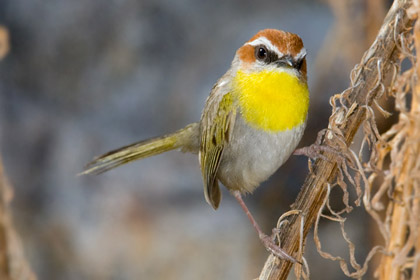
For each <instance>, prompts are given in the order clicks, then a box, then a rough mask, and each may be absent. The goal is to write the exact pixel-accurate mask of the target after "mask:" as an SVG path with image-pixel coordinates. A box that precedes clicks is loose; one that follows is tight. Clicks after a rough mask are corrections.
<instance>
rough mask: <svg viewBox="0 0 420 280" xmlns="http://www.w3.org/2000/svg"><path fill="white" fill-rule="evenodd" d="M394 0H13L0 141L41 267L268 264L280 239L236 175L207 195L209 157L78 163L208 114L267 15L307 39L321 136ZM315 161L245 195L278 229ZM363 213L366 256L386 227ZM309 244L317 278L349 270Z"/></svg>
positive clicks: (65, 273)
mask: <svg viewBox="0 0 420 280" xmlns="http://www.w3.org/2000/svg"><path fill="white" fill-rule="evenodd" d="M389 6H390V1H386V0H340V1H335V0H329V1H328V0H324V1H317V0H304V1H292V0H281V1H280V0H277V1H274V0H263V1H251V0H223V1H222V0H220V1H219V0H218V1H192V0H180V1H168V0H142V1H134V0H118V1H117V0H115V1H81V0H73V1H52V0H44V1H39V0H38V1H25V0H3V1H1V2H0V24H1V25H3V26H4V27H5V28H7V30H8V31H9V34H10V52H9V54H8V55H7V56H6V57H5V58H4V59H3V60H2V61H0V154H1V156H2V158H3V161H4V168H5V170H6V173H7V175H8V177H9V180H10V182H11V183H12V185H13V187H14V200H13V203H12V211H13V216H14V222H15V225H16V227H17V231H18V232H19V234H20V236H21V238H22V242H23V246H24V248H25V253H26V256H27V259H28V261H29V263H30V265H31V267H32V268H33V270H34V271H35V273H36V274H37V276H38V278H39V279H253V278H256V277H257V276H258V275H259V272H260V270H261V268H262V266H263V264H264V261H265V259H266V257H267V252H266V251H265V249H264V248H263V246H262V245H261V244H260V242H259V239H258V237H257V235H256V234H255V232H254V229H253V228H252V226H251V225H250V223H249V221H248V219H247V218H246V216H245V214H244V213H243V212H242V210H241V209H240V207H239V205H238V204H237V203H236V202H235V201H234V199H233V198H232V197H231V196H230V195H229V193H228V192H227V191H226V190H225V189H224V190H223V196H224V197H223V201H222V203H221V207H220V208H219V210H217V211H214V210H213V209H212V208H211V207H209V205H207V203H206V202H205V200H204V197H203V187H202V182H201V174H200V170H199V166H198V161H197V158H196V156H194V155H189V154H181V153H179V152H176V151H174V152H169V153H166V154H163V155H159V156H157V157H154V158H149V159H145V160H143V161H140V162H136V163H132V164H130V165H127V166H124V167H121V168H118V169H116V170H113V171H111V172H109V173H106V174H103V175H100V176H82V177H77V176H76V174H77V173H78V172H80V171H81V170H82V169H83V166H84V164H86V163H87V162H88V161H90V160H91V159H92V157H93V156H96V155H99V154H102V153H104V152H107V151H108V150H111V149H114V148H117V147H119V146H122V145H126V144H130V143H132V142H135V141H138V140H141V139H145V138H148V137H152V136H157V135H160V134H164V133H167V132H171V131H174V130H177V129H179V128H181V127H183V126H185V125H186V124H188V123H191V122H194V121H197V120H198V119H199V117H200V113H201V109H202V108H203V106H204V102H205V99H206V97H207V96H208V94H209V92H210V89H211V88H212V86H213V83H214V82H215V81H216V80H217V79H218V78H219V77H220V76H221V75H223V74H224V73H225V71H226V70H227V69H228V68H229V67H230V63H231V61H232V59H233V56H234V53H235V51H236V49H237V48H238V47H240V46H241V45H242V44H243V43H244V42H245V41H247V40H248V39H249V38H250V37H251V36H252V35H253V34H255V33H256V32H257V31H258V30H260V29H264V28H276V29H283V30H287V31H290V32H293V33H297V34H299V35H300V36H301V37H302V39H303V41H304V44H305V47H306V49H307V51H308V56H307V59H308V66H309V71H308V76H309V87H310V90H311V108H310V113H309V123H308V129H307V131H306V134H305V136H304V139H303V141H302V143H301V145H300V146H303V145H309V144H311V143H312V142H314V141H315V139H316V133H317V131H318V130H320V129H322V128H324V127H326V124H327V121H328V116H329V114H330V112H331V109H330V106H329V103H328V100H329V97H330V96H332V95H333V94H335V93H338V92H341V91H342V90H344V89H345V88H346V87H347V86H348V85H349V78H348V77H349V73H350V70H351V68H352V67H353V66H354V64H355V63H357V62H358V61H359V60H360V58H361V55H362V53H363V51H364V50H365V49H366V48H367V47H368V46H369V45H370V44H371V42H372V41H373V40H374V38H375V36H376V32H377V30H378V28H379V26H380V25H381V23H382V20H383V18H384V15H385V12H386V11H387V9H388V7H389ZM306 174H307V159H306V158H304V157H292V158H291V159H289V161H288V162H287V163H286V164H285V165H284V166H283V167H282V168H281V169H280V170H279V171H278V172H277V173H276V174H275V175H274V176H273V177H272V178H271V179H270V180H269V181H267V182H265V183H264V184H263V186H262V187H261V188H259V189H258V190H257V191H256V192H255V194H254V195H252V196H248V197H246V202H247V203H248V206H249V207H250V209H251V211H252V212H253V213H254V215H255V217H256V218H257V220H258V221H259V222H260V223H261V224H262V226H263V228H264V230H265V231H266V232H270V231H271V228H273V227H274V226H275V225H276V223H277V218H278V217H279V216H280V215H281V214H282V213H284V212H285V211H287V210H288V209H289V205H290V204H291V203H292V202H293V201H294V199H295V198H296V195H297V193H298V191H299V189H300V186H301V184H302V182H303V180H304V178H305V176H306ZM339 195H340V193H338V194H337V196H339ZM352 214H354V216H355V217H356V222H358V224H354V225H355V226H352V220H351V219H349V222H348V224H347V225H348V230H349V232H348V234H349V236H350V237H351V238H353V239H354V240H355V241H357V242H358V243H357V249H358V251H357V254H356V255H357V256H358V257H360V259H359V258H358V260H359V261H363V259H364V257H365V255H366V253H367V251H366V250H367V249H364V248H366V247H368V246H369V244H370V242H371V240H372V239H375V238H376V237H375V234H374V231H371V230H369V226H368V225H369V222H370V220H369V218H367V217H365V216H364V214H363V213H362V211H359V212H358V211H355V212H353V213H352ZM365 220H366V221H365ZM360 221H365V222H366V223H367V226H364V227H360ZM320 235H321V241H324V247H323V248H324V249H325V250H328V251H330V252H332V253H334V254H341V255H344V257H345V256H346V255H347V253H346V252H347V250H348V248H347V245H346V244H345V243H344V242H343V240H342V237H341V235H340V233H339V226H338V225H336V224H331V223H321V228H320ZM326 241H328V242H326ZM306 257H307V258H308V262H309V268H310V269H311V276H312V278H313V279H347V278H345V277H344V276H343V273H342V272H341V271H340V268H339V265H338V264H337V263H332V262H330V261H326V260H324V259H322V258H321V257H320V256H319V255H318V253H317V252H316V248H314V246H313V241H312V239H311V237H309V238H308V245H307V248H306ZM325 269H328V275H326V273H325ZM291 279H293V277H291Z"/></svg>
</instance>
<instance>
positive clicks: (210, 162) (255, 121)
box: [81, 29, 309, 263]
mask: <svg viewBox="0 0 420 280" xmlns="http://www.w3.org/2000/svg"><path fill="white" fill-rule="evenodd" d="M308 107H309V90H308V85H307V64H306V49H305V48H304V46H303V42H302V39H301V38H300V37H299V36H298V35H296V34H294V33H290V32H286V31H282V30H277V29H264V30H260V31H259V32H257V33H256V34H255V35H254V36H253V37H251V39H249V40H248V41H247V42H245V43H244V44H243V45H242V46H241V47H240V48H239V49H238V50H237V51H236V53H235V55H234V58H233V61H232V63H231V67H230V68H229V69H228V71H227V72H226V73H225V74H224V75H223V76H222V77H221V78H220V79H219V80H218V81H217V82H216V83H215V84H214V86H213V88H212V89H211V92H210V95H209V96H208V98H207V100H206V102H205V106H204V109H203V111H202V114H201V118H200V121H199V122H195V123H191V124H189V125H187V126H185V127H184V128H182V129H180V130H178V131H176V132H174V133H170V134H167V135H163V136H160V137H155V138H151V139H147V140H143V141H140V142H136V143H134V144H131V145H128V146H125V147H122V148H119V149H116V150H113V151H110V152H108V153H106V154H104V155H102V156H99V157H97V158H95V159H94V160H92V161H91V162H90V163H88V164H87V165H86V167H85V170H84V171H83V172H82V173H81V174H91V173H93V174H99V173H102V172H105V171H108V170H110V169H113V168H115V167H118V166H120V165H123V164H126V163H128V162H132V161H135V160H139V159H143V158H146V157H150V156H154V155H157V154H160V153H163V152H166V151H170V150H174V149H177V150H180V151H182V152H189V153H194V154H198V160H199V164H200V168H201V173H202V178H203V186H204V197H205V200H206V201H207V203H208V204H210V205H211V206H212V207H213V208H214V209H217V208H218V207H219V204H220V201H221V191H220V187H219V183H222V184H223V185H224V186H225V187H226V188H227V189H228V190H229V191H230V192H231V193H232V194H233V196H234V197H235V199H236V200H237V201H238V202H239V204H240V206H241V207H242V209H243V210H244V212H245V213H246V215H247V216H248V218H249V220H250V221H251V223H252V225H253V227H254V228H255V229H256V231H257V233H258V236H259V238H260V240H261V241H262V243H263V245H264V246H265V248H266V249H267V250H268V251H269V252H271V253H273V254H274V255H276V256H277V257H279V258H281V259H284V260H288V261H290V262H293V263H295V262H297V260H296V259H295V258H294V257H292V256H291V255H289V254H288V253H287V252H285V251H284V250H283V249H282V248H281V247H280V245H278V244H276V242H275V240H274V237H272V236H269V235H267V234H265V233H264V232H263V231H262V230H261V228H260V226H259V225H258V223H257V222H256V220H255V219H254V217H253V216H252V214H251V212H250V211H249V209H248V208H247V206H246V204H245V202H244V201H243V198H242V197H243V195H244V194H247V193H252V192H253V191H254V190H255V189H256V188H257V187H258V186H259V185H260V184H261V183H262V182H263V181H265V180H267V179H268V178H269V177H270V176H271V175H272V174H273V173H274V172H275V171H276V170H277V169H278V168H279V167H280V166H281V165H282V164H283V163H284V162H285V161H286V160H287V159H288V158H289V157H290V156H291V154H292V153H293V151H294V150H295V149H296V147H297V145H298V144H299V142H300V140H301V138H302V136H303V133H304V130H305V127H306V122H307V114H308Z"/></svg>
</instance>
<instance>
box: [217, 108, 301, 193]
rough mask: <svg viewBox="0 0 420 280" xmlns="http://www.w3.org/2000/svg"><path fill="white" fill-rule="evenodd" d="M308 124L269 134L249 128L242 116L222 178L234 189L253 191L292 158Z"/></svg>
mask: <svg viewBox="0 0 420 280" xmlns="http://www.w3.org/2000/svg"><path fill="white" fill-rule="evenodd" d="M305 126H306V122H305V123H303V124H302V125H300V126H298V127H295V128H293V129H290V130H286V131H282V132H279V133H269V132H264V131H262V130H257V129H254V128H252V127H250V126H248V125H247V124H246V123H245V122H244V120H243V119H242V117H241V116H240V115H239V114H238V116H237V119H236V122H235V127H234V131H233V135H232V139H231V140H230V142H229V144H228V145H227V147H225V150H224V151H223V157H222V161H221V163H220V167H219V172H218V174H217V175H218V178H219V180H220V181H221V182H222V183H223V184H224V185H225V186H226V187H227V188H228V189H231V190H241V191H244V192H252V191H253V190H254V189H255V188H256V187H257V186H258V185H259V184H261V183H262V182H263V181H265V180H267V179H268V178H269V177H270V176H271V175H272V174H273V173H274V172H275V171H276V170H277V169H278V168H279V167H280V166H281V165H282V164H283V163H284V162H285V161H286V160H287V159H288V158H289V156H290V155H291V153H292V152H293V151H294V150H295V148H296V146H297V145H298V144H299V141H300V139H301V138H302V136H303V131H304V129H305Z"/></svg>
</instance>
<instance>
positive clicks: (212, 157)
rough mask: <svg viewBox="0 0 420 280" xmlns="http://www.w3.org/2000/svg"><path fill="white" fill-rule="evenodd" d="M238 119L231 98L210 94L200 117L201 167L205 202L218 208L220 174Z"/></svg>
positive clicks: (229, 96)
mask: <svg viewBox="0 0 420 280" xmlns="http://www.w3.org/2000/svg"><path fill="white" fill-rule="evenodd" d="M235 117H236V107H235V105H234V101H233V98H232V95H231V94H230V93H227V94H225V95H223V96H220V95H217V93H215V94H211V95H210V96H209V98H208V100H207V103H206V107H205V109H204V111H203V114H202V117H201V141H200V154H199V155H200V166H201V172H202V175H203V182H204V196H205V198H206V201H207V202H208V203H209V204H210V205H211V206H212V207H213V208H214V209H217V207H218V206H219V203H220V200H221V193H220V188H219V184H218V179H217V171H218V169H219V165H220V162H221V160H222V156H223V150H224V148H225V146H226V144H227V143H228V142H229V140H230V138H231V136H232V131H233V126H234V123H235Z"/></svg>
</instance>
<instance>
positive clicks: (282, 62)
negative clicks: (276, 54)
mask: <svg viewBox="0 0 420 280" xmlns="http://www.w3.org/2000/svg"><path fill="white" fill-rule="evenodd" d="M276 64H277V65H278V66H282V67H291V68H294V67H295V66H296V62H295V61H294V59H293V57H292V56H290V55H285V56H283V57H281V58H279V59H278V60H277V61H276Z"/></svg>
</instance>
